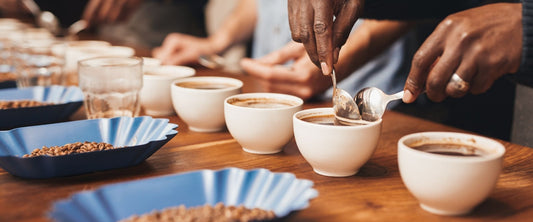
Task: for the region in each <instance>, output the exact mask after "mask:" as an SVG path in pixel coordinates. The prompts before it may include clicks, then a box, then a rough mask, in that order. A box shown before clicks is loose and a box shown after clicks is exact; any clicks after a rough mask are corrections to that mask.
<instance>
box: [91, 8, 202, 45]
mask: <svg viewBox="0 0 533 222" xmlns="http://www.w3.org/2000/svg"><path fill="white" fill-rule="evenodd" d="M207 2H208V1H207V0H169V1H165V0H90V1H89V2H88V4H87V6H86V7H85V9H84V12H83V19H85V20H87V21H88V22H89V24H90V25H92V26H96V27H98V34H99V35H100V36H101V37H102V38H104V39H107V40H108V41H111V42H120V43H124V44H130V45H135V46H142V47H145V48H150V49H151V48H153V47H156V46H159V45H161V44H162V42H163V40H164V38H165V37H166V36H167V35H168V34H169V33H183V34H187V35H193V36H206V28H205V14H204V8H205V6H206V4H207ZM118 21H122V22H118Z"/></svg>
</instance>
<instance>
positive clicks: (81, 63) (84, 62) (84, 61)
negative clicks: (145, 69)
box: [78, 56, 143, 67]
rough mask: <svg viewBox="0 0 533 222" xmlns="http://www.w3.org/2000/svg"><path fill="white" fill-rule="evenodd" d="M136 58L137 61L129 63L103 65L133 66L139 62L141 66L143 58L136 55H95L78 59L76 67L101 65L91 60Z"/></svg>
mask: <svg viewBox="0 0 533 222" xmlns="http://www.w3.org/2000/svg"><path fill="white" fill-rule="evenodd" d="M118 59H120V60H136V61H137V62H132V63H131V64H110V65H105V66H106V67H116V66H121V67H134V66H138V65H139V64H140V65H141V66H142V64H143V60H142V58H141V57H138V56H128V57H126V56H97V57H91V58H87V59H82V60H79V61H78V67H82V66H83V67H100V66H101V65H97V64H93V63H92V62H95V61H97V60H118Z"/></svg>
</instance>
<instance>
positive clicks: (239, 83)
mask: <svg viewBox="0 0 533 222" xmlns="http://www.w3.org/2000/svg"><path fill="white" fill-rule="evenodd" d="M213 79H215V80H221V81H223V82H230V83H231V84H232V86H230V87H225V88H220V89H193V88H187V87H181V86H178V85H177V83H181V82H189V81H198V80H213ZM243 85H244V84H243V82H242V81H241V80H239V79H236V78H230V77H222V76H191V77H185V78H179V79H176V80H174V81H172V84H171V86H172V87H173V88H179V89H182V90H190V91H203V92H225V91H232V90H236V89H240V88H242V86H243Z"/></svg>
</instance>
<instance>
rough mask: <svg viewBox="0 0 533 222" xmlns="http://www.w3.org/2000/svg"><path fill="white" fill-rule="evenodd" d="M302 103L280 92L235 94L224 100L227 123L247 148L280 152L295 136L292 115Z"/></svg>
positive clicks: (246, 149)
mask: <svg viewBox="0 0 533 222" xmlns="http://www.w3.org/2000/svg"><path fill="white" fill-rule="evenodd" d="M303 103H304V102H303V100H302V99H301V98H299V97H296V96H292V95H286V94H280V93H244V94H238V95H234V96H231V97H228V98H227V99H226V101H225V102H224V115H225V117H226V125H227V126H228V130H229V132H230V133H231V135H232V136H233V137H234V138H235V139H236V140H237V142H239V144H240V145H241V146H242V149H243V150H244V151H246V152H249V153H255V154H272V153H278V152H281V151H282V150H283V147H284V146H285V145H286V144H287V143H288V142H289V141H290V140H291V139H292V138H293V129H292V116H293V115H294V113H296V112H298V111H300V110H301V109H302V105H303Z"/></svg>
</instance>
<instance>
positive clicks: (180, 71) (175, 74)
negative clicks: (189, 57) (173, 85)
mask: <svg viewBox="0 0 533 222" xmlns="http://www.w3.org/2000/svg"><path fill="white" fill-rule="evenodd" d="M145 68H146V67H145ZM165 68H171V69H176V71H172V72H167V73H164V74H149V75H146V73H147V72H151V71H152V70H153V69H165ZM195 74H196V70H195V69H193V68H191V67H188V66H176V65H161V66H154V67H150V68H149V69H143V78H144V79H150V80H170V79H175V78H186V77H191V76H194V75H195Z"/></svg>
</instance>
